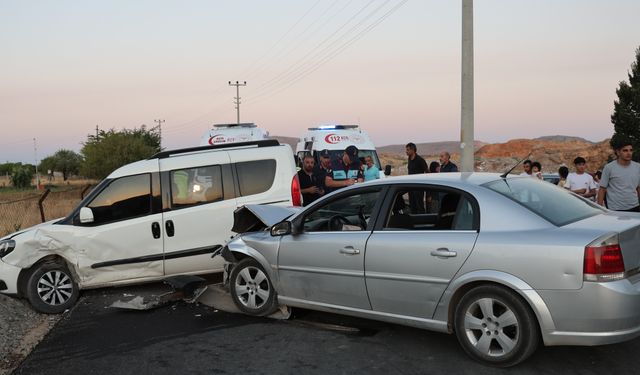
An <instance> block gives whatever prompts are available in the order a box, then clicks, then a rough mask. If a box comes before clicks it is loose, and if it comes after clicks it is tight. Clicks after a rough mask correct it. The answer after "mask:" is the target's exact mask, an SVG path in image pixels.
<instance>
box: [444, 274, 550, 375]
mask: <svg viewBox="0 0 640 375" xmlns="http://www.w3.org/2000/svg"><path fill="white" fill-rule="evenodd" d="M454 327H455V332H456V336H457V337H458V341H459V342H460V345H462V348H463V349H464V351H465V352H466V353H467V354H469V356H471V357H472V358H474V359H476V360H478V361H481V362H483V363H485V364H488V365H492V366H496V367H509V366H514V365H516V364H518V363H520V362H522V361H524V360H525V359H527V358H529V357H530V356H531V355H532V354H533V353H534V352H535V350H536V348H537V347H538V343H539V341H540V331H539V326H538V321H537V320H536V317H535V315H534V313H533V311H532V310H531V308H530V307H529V305H528V303H527V302H526V301H525V300H524V299H523V298H522V297H521V296H520V295H518V294H517V293H515V292H514V291H513V290H511V289H508V288H506V287H503V286H499V285H493V284H487V285H480V286H477V287H475V288H473V289H471V290H469V291H467V292H466V293H465V294H464V295H463V296H462V298H461V299H460V302H459V303H458V304H457V306H456V309H455V315H454Z"/></svg>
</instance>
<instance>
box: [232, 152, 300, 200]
mask: <svg viewBox="0 0 640 375" xmlns="http://www.w3.org/2000/svg"><path fill="white" fill-rule="evenodd" d="M236 171H237V172H238V182H239V184H240V195H241V196H247V195H253V194H259V193H263V192H265V191H267V190H269V189H270V188H271V185H273V180H274V179H275V177H276V161H275V160H274V159H268V160H254V161H244V162H240V163H236ZM292 177H293V176H292Z"/></svg>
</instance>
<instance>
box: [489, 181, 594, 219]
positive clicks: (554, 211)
mask: <svg viewBox="0 0 640 375" xmlns="http://www.w3.org/2000/svg"><path fill="white" fill-rule="evenodd" d="M483 186H484V187H486V188H488V189H491V190H493V191H495V192H497V193H499V194H501V195H504V196H505V197H507V198H509V199H511V200H513V201H515V202H517V203H519V204H521V205H523V206H524V207H526V208H528V209H529V210H530V211H533V212H534V213H536V214H538V215H540V216H542V217H543V218H545V219H546V220H548V221H549V222H551V223H552V224H554V225H557V226H563V225H566V224H569V223H573V222H575V221H578V220H582V219H585V218H587V217H590V216H593V215H597V214H599V213H602V212H604V209H603V208H601V207H600V206H598V205H596V204H595V203H593V202H590V201H587V200H586V199H582V198H580V197H578V196H576V195H574V194H572V193H571V192H569V191H568V190H566V189H563V188H560V187H558V186H555V185H553V184H550V183H547V182H544V181H540V180H538V179H533V178H530V177H516V178H507V179H500V180H497V181H492V182H489V183H486V184H484V185H483Z"/></svg>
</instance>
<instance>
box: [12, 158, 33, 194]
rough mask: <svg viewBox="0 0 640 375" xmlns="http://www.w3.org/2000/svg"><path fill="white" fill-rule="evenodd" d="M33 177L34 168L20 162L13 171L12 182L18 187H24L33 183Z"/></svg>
mask: <svg viewBox="0 0 640 375" xmlns="http://www.w3.org/2000/svg"><path fill="white" fill-rule="evenodd" d="M32 177H33V170H32V169H31V168H30V166H29V165H22V164H20V163H18V165H16V166H15V167H14V168H13V171H12V172H11V183H12V184H13V186H14V187H16V188H18V189H23V188H26V187H29V186H30V185H31V178H32Z"/></svg>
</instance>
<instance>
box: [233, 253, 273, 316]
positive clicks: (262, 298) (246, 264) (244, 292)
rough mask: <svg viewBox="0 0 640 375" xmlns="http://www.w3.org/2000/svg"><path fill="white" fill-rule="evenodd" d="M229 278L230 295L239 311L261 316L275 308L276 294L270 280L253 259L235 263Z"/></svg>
mask: <svg viewBox="0 0 640 375" xmlns="http://www.w3.org/2000/svg"><path fill="white" fill-rule="evenodd" d="M229 279H230V283H229V285H230V290H231V297H232V298H233V302H234V303H235V305H236V306H237V307H238V309H240V311H242V312H244V313H246V314H249V315H256V316H263V315H269V314H271V313H273V312H274V311H275V310H276V307H277V306H276V303H275V300H276V296H275V291H274V289H273V285H272V284H271V280H270V279H269V276H268V275H267V273H266V272H265V271H264V269H263V268H262V266H261V265H260V264H259V263H258V262H257V261H255V260H254V259H252V258H246V259H243V260H242V261H240V262H239V263H238V264H236V266H235V267H234V268H233V270H232V271H231V275H230V278H229Z"/></svg>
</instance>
